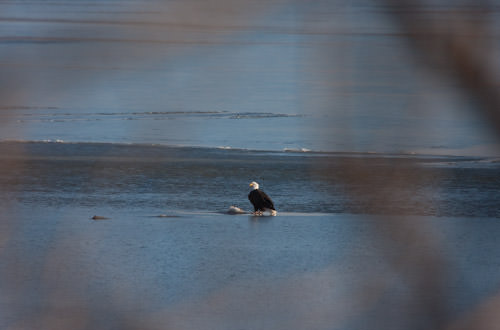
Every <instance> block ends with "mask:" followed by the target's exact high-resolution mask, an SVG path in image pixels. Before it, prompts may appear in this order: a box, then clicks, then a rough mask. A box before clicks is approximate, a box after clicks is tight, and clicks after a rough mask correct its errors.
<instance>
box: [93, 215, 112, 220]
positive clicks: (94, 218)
mask: <svg viewBox="0 0 500 330" xmlns="http://www.w3.org/2000/svg"><path fill="white" fill-rule="evenodd" d="M91 219H92V220H107V219H110V218H107V217H103V216H100V215H94V216H93V217H92V218H91Z"/></svg>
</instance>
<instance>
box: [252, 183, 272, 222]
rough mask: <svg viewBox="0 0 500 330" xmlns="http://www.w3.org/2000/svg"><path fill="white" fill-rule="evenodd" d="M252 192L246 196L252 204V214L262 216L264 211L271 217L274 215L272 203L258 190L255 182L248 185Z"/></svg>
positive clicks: (269, 198)
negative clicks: (269, 213) (268, 212)
mask: <svg viewBox="0 0 500 330" xmlns="http://www.w3.org/2000/svg"><path fill="white" fill-rule="evenodd" d="M250 187H251V188H252V190H251V191H250V193H249V194H248V199H249V200H250V202H251V203H252V204H253V208H254V214H255V215H262V213H263V212H265V211H270V212H271V215H276V214H277V213H278V212H276V209H275V208H274V204H273V201H272V199H271V197H269V196H268V195H267V194H266V193H265V192H263V191H262V190H259V184H258V183H257V182H255V181H254V182H252V183H250Z"/></svg>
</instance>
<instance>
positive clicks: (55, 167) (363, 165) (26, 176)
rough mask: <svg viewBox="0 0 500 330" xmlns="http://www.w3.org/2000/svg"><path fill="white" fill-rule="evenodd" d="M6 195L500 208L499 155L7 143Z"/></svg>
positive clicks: (441, 210) (315, 208)
mask: <svg viewBox="0 0 500 330" xmlns="http://www.w3.org/2000/svg"><path fill="white" fill-rule="evenodd" d="M0 147H1V148H2V155H3V156H2V158H1V159H0V160H1V162H2V168H3V169H4V170H3V171H2V173H1V175H0V187H1V188H2V190H1V193H2V200H4V201H6V200H14V201H16V202H19V203H22V204H24V205H30V204H33V205H47V206H60V207H65V206H86V207H92V208H95V209H96V210H99V209H106V210H107V209H115V210H120V209H121V210H123V209H128V210H130V211H138V212H140V213H141V212H142V213H143V214H151V215H154V214H164V213H172V214H175V213H176V212H179V211H195V212H224V211H226V210H227V209H228V208H229V206H231V205H236V206H238V207H241V208H243V209H246V210H249V209H251V205H250V203H249V202H248V200H247V194H248V192H249V191H248V184H249V183H250V182H252V181H257V182H259V183H260V185H261V188H262V189H263V190H264V191H266V192H267V193H268V194H269V195H270V196H271V197H272V198H273V200H274V202H275V205H276V207H277V208H278V210H279V211H281V212H298V213H356V214H395V215H402V214H406V215H433V216H448V217H449V216H457V217H462V216H474V217H499V216H500V199H499V196H500V182H499V178H500V166H499V163H498V162H496V159H488V158H470V157H469V158H466V157H434V156H414V155H389V154H328V153H320V154H318V153H311V152H260V151H251V150H234V149H229V150H228V149H216V148H214V149H212V148H188V147H165V146H151V145H120V144H92V143H85V144H81V143H79V144H72V143H2V144H0Z"/></svg>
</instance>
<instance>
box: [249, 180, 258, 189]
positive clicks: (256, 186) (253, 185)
mask: <svg viewBox="0 0 500 330" xmlns="http://www.w3.org/2000/svg"><path fill="white" fill-rule="evenodd" d="M250 187H251V188H252V190H256V189H259V184H258V183H257V182H255V181H253V182H252V183H250Z"/></svg>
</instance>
